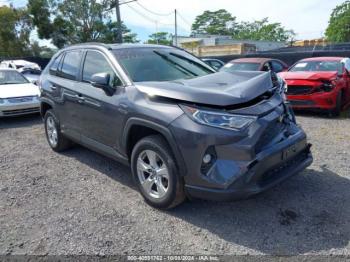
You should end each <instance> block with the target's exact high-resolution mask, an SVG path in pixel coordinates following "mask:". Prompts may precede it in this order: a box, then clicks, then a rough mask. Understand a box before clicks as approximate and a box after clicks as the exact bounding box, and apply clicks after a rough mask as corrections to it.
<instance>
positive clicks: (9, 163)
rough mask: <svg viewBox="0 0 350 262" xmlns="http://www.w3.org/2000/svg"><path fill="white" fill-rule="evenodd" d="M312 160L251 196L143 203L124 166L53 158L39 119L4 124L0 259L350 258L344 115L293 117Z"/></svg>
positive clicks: (75, 155)
mask: <svg viewBox="0 0 350 262" xmlns="http://www.w3.org/2000/svg"><path fill="white" fill-rule="evenodd" d="M297 120H298V122H299V123H300V124H301V126H302V127H303V128H304V129H305V131H306V132H307V134H308V136H309V140H310V142H311V143H312V144H313V148H312V151H313V155H314V163H313V165H312V166H311V167H309V168H308V169H307V170H306V171H304V172H303V173H301V174H300V175H298V176H296V177H294V178H292V179H290V180H288V181H286V182H285V183H283V184H282V185H280V186H277V187H275V188H273V189H271V190H269V191H267V192H265V193H263V194H261V195H258V196H256V197H254V198H252V199H249V200H244V201H238V202H225V203H222V202H221V203H216V202H207V201H200V200H196V201H193V202H186V203H184V204H183V205H181V206H179V207H177V208H175V209H174V210H171V211H159V210H156V209H152V208H151V207H149V206H148V205H147V204H145V203H144V202H143V200H142V198H141V196H140V195H139V193H138V192H137V191H136V190H135V188H134V186H133V183H132V179H131V176H130V172H129V169H128V168H127V167H124V166H122V165H120V164H118V163H116V162H114V161H112V160H110V159H108V158H106V157H103V156H100V155H98V154H96V153H94V152H92V151H89V150H87V149H84V148H82V147H79V146H77V147H75V148H73V149H71V150H69V151H67V152H65V153H64V154H57V153H55V152H53V151H52V150H51V149H50V148H49V146H48V144H47V142H46V139H45V136H44V128H43V125H42V121H41V119H40V117H39V116H27V117H18V118H12V119H5V120H0V145H1V154H0V254H40V255H45V254H50V255H61V254H99V255H110V254H148V255H149V254H217V255H219V254H226V255H227V254H274V255H296V254H342V255H350V244H349V240H350V150H349V149H350V119H349V112H346V113H344V114H343V116H342V117H341V118H337V119H332V118H329V117H327V116H324V115H316V116H315V115H312V114H305V113H303V114H299V115H298V116H297Z"/></svg>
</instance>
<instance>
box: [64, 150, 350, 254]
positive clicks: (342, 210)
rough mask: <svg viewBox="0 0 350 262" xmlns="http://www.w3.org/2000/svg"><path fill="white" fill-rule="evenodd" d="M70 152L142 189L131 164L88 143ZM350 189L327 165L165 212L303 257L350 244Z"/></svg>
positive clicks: (250, 244) (229, 237) (261, 248)
mask: <svg viewBox="0 0 350 262" xmlns="http://www.w3.org/2000/svg"><path fill="white" fill-rule="evenodd" d="M64 154H65V155H66V156H67V157H74V158H75V159H76V160H78V161H80V162H82V163H84V164H85V165H88V166H90V167H91V168H93V169H95V170H97V171H99V172H101V173H102V174H104V175H106V176H108V177H110V178H112V179H114V180H115V181H117V182H119V183H122V184H123V185H126V186H128V187H130V188H132V189H134V190H135V191H136V187H135V186H134V184H133V181H132V177H131V175H130V170H129V167H127V166H124V165H121V164H118V163H117V162H115V161H113V160H110V159H108V158H105V157H103V156H101V155H99V154H97V153H94V152H92V151H89V150H87V149H84V148H82V147H77V148H75V149H73V150H70V151H68V152H66V153H64ZM92 160H94V161H92ZM101 161H103V163H104V164H103V165H101ZM349 188H350V180H349V179H347V178H345V177H342V176H339V175H338V174H336V173H335V172H333V171H332V170H330V169H329V168H328V167H327V166H326V165H324V166H322V167H319V170H316V169H307V170H305V171H304V172H302V173H301V174H299V175H297V176H295V177H293V178H291V179H290V180H288V181H285V182H284V183H282V184H280V185H279V186H276V187H275V188H272V189H270V190H269V191H266V192H264V193H262V194H259V195H257V196H255V197H253V198H250V199H248V200H240V201H234V202H211V201H203V200H193V201H187V202H186V203H184V204H182V205H180V206H178V207H176V208H175V209H173V210H170V211H159V212H164V213H165V214H167V215H169V216H174V217H177V218H178V219H181V220H183V221H186V222H187V223H190V224H192V225H193V226H194V228H196V229H197V230H198V231H197V230H196V231H195V232H194V234H197V235H200V234H202V233H201V232H203V231H207V232H210V233H212V234H214V235H216V236H217V237H218V238H220V239H222V240H224V241H226V242H229V243H231V244H234V245H240V246H244V247H246V248H249V249H254V250H256V251H258V252H262V253H265V254H271V255H297V254H304V253H312V252H319V251H323V250H329V249H340V248H344V247H346V246H347V245H348V243H349V240H350V201H349V199H350V190H349ZM135 194H136V192H135Z"/></svg>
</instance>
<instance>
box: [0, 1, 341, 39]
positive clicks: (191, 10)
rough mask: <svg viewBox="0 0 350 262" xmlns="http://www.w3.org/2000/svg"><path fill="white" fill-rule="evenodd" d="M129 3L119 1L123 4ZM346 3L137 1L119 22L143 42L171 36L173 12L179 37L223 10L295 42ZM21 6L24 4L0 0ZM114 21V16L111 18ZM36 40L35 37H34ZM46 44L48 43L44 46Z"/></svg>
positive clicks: (320, 28)
mask: <svg viewBox="0 0 350 262" xmlns="http://www.w3.org/2000/svg"><path fill="white" fill-rule="evenodd" d="M126 1H130V0H120V2H126ZM344 1H345V0H283V1H282V0H138V1H137V2H132V3H128V4H123V5H122V6H121V15H122V20H123V21H124V22H125V23H126V25H127V26H128V27H129V28H130V29H131V30H132V31H133V32H134V33H137V35H138V39H139V40H141V41H142V42H143V41H146V40H147V39H148V36H149V35H150V34H152V33H154V32H156V31H166V32H169V33H174V12H173V11H174V10H175V9H177V11H178V14H179V15H178V34H179V35H189V33H190V31H191V24H192V22H193V21H194V19H195V17H196V16H197V15H200V14H202V13H203V12H204V11H205V10H211V11H215V10H218V9H226V10H227V11H229V12H230V13H232V15H233V16H236V18H237V20H238V21H254V20H260V19H262V18H264V17H268V18H269V21H270V22H280V23H281V24H282V25H283V26H284V27H285V28H286V29H293V30H294V32H296V34H297V36H296V38H297V39H312V38H319V37H322V36H323V35H324V32H325V29H326V28H327V24H328V20H329V17H330V14H331V12H332V9H333V8H334V7H335V6H336V5H338V4H341V3H342V2H344ZM9 2H12V3H13V4H14V5H15V6H23V5H25V3H26V0H0V4H3V3H9ZM113 17H115V16H113ZM33 38H34V39H35V34H33ZM44 43H45V44H48V42H47V41H45V42H44Z"/></svg>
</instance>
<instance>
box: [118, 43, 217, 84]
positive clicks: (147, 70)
mask: <svg viewBox="0 0 350 262" xmlns="http://www.w3.org/2000/svg"><path fill="white" fill-rule="evenodd" d="M113 53H114V55H115V57H116V58H117V60H118V61H119V63H120V64H121V65H122V66H123V67H124V69H125V71H126V72H127V74H128V75H129V76H130V78H131V79H132V81H134V82H145V81H173V80H179V79H191V78H195V77H198V76H204V75H208V74H211V73H214V71H213V70H211V69H210V68H208V66H207V65H206V64H205V63H203V62H202V61H201V60H199V59H197V58H195V57H193V56H191V55H190V54H188V53H186V52H183V51H180V50H176V49H171V48H148V47H147V48H137V49H136V48H125V49H117V50H113Z"/></svg>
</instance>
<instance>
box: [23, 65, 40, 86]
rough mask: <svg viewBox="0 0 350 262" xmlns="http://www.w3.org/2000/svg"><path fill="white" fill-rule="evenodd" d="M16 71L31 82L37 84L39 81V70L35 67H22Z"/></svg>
mask: <svg viewBox="0 0 350 262" xmlns="http://www.w3.org/2000/svg"><path fill="white" fill-rule="evenodd" d="M18 71H19V72H20V73H21V74H22V75H23V76H24V77H25V78H27V79H28V80H29V81H30V82H31V83H33V84H35V85H38V83H39V78H40V75H41V70H39V69H35V68H27V67H23V68H20V69H18Z"/></svg>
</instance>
